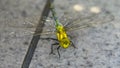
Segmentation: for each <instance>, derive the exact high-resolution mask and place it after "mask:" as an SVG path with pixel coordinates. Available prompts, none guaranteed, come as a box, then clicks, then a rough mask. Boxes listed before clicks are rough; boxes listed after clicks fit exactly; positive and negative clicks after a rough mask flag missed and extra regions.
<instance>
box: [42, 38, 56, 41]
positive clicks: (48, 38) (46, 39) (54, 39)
mask: <svg viewBox="0 0 120 68" xmlns="http://www.w3.org/2000/svg"><path fill="white" fill-rule="evenodd" d="M40 39H42V40H55V41H58V40H57V39H55V38H40Z"/></svg>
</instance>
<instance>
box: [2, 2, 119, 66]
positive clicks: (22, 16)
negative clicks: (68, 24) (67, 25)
mask: <svg viewBox="0 0 120 68" xmlns="http://www.w3.org/2000/svg"><path fill="white" fill-rule="evenodd" d="M45 1H46V0H0V68H21V64H22V62H23V59H24V57H25V54H26V51H27V49H28V47H29V43H30V41H31V38H32V34H29V33H28V32H29V31H28V30H30V29H26V28H23V27H21V28H22V29H21V28H19V27H18V28H17V27H12V25H13V24H15V23H16V24H17V25H18V26H22V25H23V24H24V23H25V22H32V23H37V21H38V19H39V16H40V15H41V12H42V9H43V6H44V4H45ZM76 4H77V5H81V6H82V7H83V11H80V12H76V11H74V10H73V6H74V5H76ZM55 6H56V12H57V15H58V16H59V17H61V16H63V15H64V14H63V13H66V14H67V16H68V17H71V18H73V19H74V18H77V17H81V18H82V16H83V17H84V16H85V17H87V16H90V15H92V13H91V12H90V11H89V10H90V8H91V7H99V8H100V9H103V10H104V11H107V12H109V13H110V14H112V15H113V16H114V19H113V20H111V21H109V22H107V21H106V19H109V17H108V18H105V19H104V18H103V19H102V20H99V21H100V22H103V21H106V24H103V25H98V26H97V27H90V28H88V29H82V30H76V31H74V32H73V33H72V34H73V35H74V36H73V39H72V40H73V41H74V44H75V45H76V47H77V49H74V48H73V47H69V48H68V49H62V48H61V49H60V52H61V58H60V59H59V58H58V55H57V52H56V51H55V53H56V55H49V53H50V46H51V44H52V43H54V41H50V40H48V41H47V40H40V41H39V44H38V47H37V49H36V51H35V54H34V57H33V60H32V62H31V64H30V68H120V27H119V26H120V23H119V22H120V8H119V7H120V1H119V0H109V1H107V0H55ZM80 10H81V9H80ZM101 12H103V11H101ZM102 15H106V13H105V14H100V17H102ZM90 18H92V16H91V17H90ZM86 19H87V18H86ZM96 19H99V18H96V17H93V20H92V21H94V20H96ZM28 34H29V35H28Z"/></svg>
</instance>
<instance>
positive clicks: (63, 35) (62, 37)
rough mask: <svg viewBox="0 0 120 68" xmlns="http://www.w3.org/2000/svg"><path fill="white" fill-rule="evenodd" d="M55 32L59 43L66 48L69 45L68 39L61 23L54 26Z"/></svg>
mask: <svg viewBox="0 0 120 68" xmlns="http://www.w3.org/2000/svg"><path fill="white" fill-rule="evenodd" d="M56 31H57V32H56V34H57V38H58V41H59V45H60V46H61V47H63V48H68V47H69V45H70V40H69V38H68V36H67V33H66V31H65V29H64V27H63V26H62V25H58V26H57V27H56Z"/></svg>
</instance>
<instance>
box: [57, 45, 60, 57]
mask: <svg viewBox="0 0 120 68" xmlns="http://www.w3.org/2000/svg"><path fill="white" fill-rule="evenodd" d="M59 49H60V46H58V48H57V52H58V55H59V58H60V52H59Z"/></svg>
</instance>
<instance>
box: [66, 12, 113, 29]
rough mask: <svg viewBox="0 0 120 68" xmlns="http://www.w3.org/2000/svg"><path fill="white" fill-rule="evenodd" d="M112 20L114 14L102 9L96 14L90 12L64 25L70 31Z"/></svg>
mask: <svg viewBox="0 0 120 68" xmlns="http://www.w3.org/2000/svg"><path fill="white" fill-rule="evenodd" d="M112 20H114V16H113V15H112V14H111V13H110V12H108V11H105V10H104V11H102V12H100V13H98V14H91V15H89V16H87V17H82V18H81V17H78V18H77V19H74V20H73V21H71V22H69V23H68V24H67V25H65V29H66V31H72V30H77V29H82V28H87V27H91V26H98V25H101V24H104V23H108V22H110V21H112Z"/></svg>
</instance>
